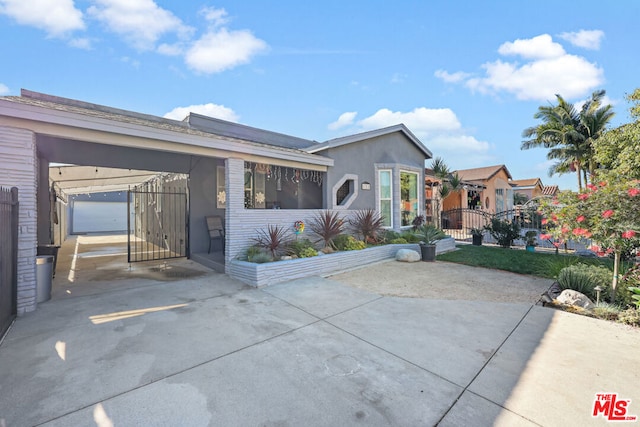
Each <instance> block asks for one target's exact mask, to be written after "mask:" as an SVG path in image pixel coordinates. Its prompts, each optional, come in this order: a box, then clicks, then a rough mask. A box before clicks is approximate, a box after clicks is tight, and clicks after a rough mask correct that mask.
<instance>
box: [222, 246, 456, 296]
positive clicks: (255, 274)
mask: <svg viewBox="0 0 640 427" xmlns="http://www.w3.org/2000/svg"><path fill="white" fill-rule="evenodd" d="M449 240H451V242H449ZM399 249H412V250H415V251H418V252H420V248H419V246H418V245H417V244H410V243H407V244H399V245H384V246H376V247H373V248H367V249H362V250H359V251H344V252H336V253H333V254H328V255H320V256H315V257H311V258H299V259H292V260H288V261H276V262H268V263H264V264H255V263H252V262H247V261H239V260H232V261H231V262H230V264H229V265H228V267H227V274H228V275H229V276H231V277H233V278H235V279H238V280H240V281H241V282H243V283H246V284H248V285H251V286H256V287H260V286H268V285H273V284H275V283H280V282H286V281H289V280H293V279H299V278H301V277H308V276H328V275H330V274H335V273H337V272H340V271H345V270H350V269H352V268H358V267H362V266H363V265H367V264H371V263H374V262H379V261H384V260H386V259H390V258H394V257H395V255H396V252H397V251H398V250H399ZM452 249H455V241H454V240H453V239H444V240H442V241H440V242H438V245H437V246H436V253H442V252H447V251H449V250H452Z"/></svg>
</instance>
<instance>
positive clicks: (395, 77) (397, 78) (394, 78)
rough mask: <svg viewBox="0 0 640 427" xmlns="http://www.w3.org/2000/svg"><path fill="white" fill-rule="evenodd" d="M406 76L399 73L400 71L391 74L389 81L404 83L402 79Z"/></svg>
mask: <svg viewBox="0 0 640 427" xmlns="http://www.w3.org/2000/svg"><path fill="white" fill-rule="evenodd" d="M406 78H407V75H406V74H401V73H394V75H393V76H391V83H394V84H396V83H404V79H406Z"/></svg>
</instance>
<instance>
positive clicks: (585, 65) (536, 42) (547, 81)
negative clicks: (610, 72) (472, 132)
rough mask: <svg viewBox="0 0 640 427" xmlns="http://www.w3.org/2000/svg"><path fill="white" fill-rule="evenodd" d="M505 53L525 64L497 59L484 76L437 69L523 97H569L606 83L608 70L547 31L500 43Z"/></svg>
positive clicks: (474, 85)
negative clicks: (570, 49)
mask: <svg viewBox="0 0 640 427" xmlns="http://www.w3.org/2000/svg"><path fill="white" fill-rule="evenodd" d="M499 53H501V54H503V55H519V56H522V57H524V58H525V59H530V61H528V62H525V63H519V62H515V61H514V62H509V61H503V60H500V59H498V60H496V61H494V62H487V63H485V64H483V65H482V68H483V69H484V76H481V77H477V76H476V77H466V76H465V77H464V78H461V79H453V78H449V80H447V77H448V76H453V75H456V74H458V73H454V74H449V73H448V72H446V71H441V70H439V71H437V72H436V76H437V77H440V78H442V79H443V80H445V81H449V82H454V83H461V84H464V85H465V86H466V87H468V88H469V89H471V90H472V91H474V92H476V91H477V92H480V93H483V94H495V95H498V94H500V93H509V94H512V95H514V96H515V97H516V98H517V99H520V100H537V101H548V100H553V99H555V94H561V95H562V96H563V97H564V98H565V99H572V98H573V99H575V98H577V97H581V96H585V95H587V94H588V93H589V92H590V91H592V90H593V89H595V88H596V87H598V86H600V85H602V83H604V71H603V70H602V68H600V67H598V66H597V65H596V64H595V63H591V62H589V61H588V60H586V59H585V58H583V57H581V56H576V55H570V54H568V53H566V52H565V51H564V49H563V48H562V46H560V45H559V44H557V43H555V42H553V40H552V39H551V36H549V35H546V34H543V35H542V36H537V37H534V38H532V39H528V40H516V41H515V42H508V43H504V44H503V45H502V46H500V49H499Z"/></svg>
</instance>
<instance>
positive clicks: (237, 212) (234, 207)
mask: <svg viewBox="0 0 640 427" xmlns="http://www.w3.org/2000/svg"><path fill="white" fill-rule="evenodd" d="M225 181H226V189H225V190H226V193H227V194H226V197H227V209H226V212H225V234H226V248H225V260H224V261H225V272H227V273H228V269H229V263H230V262H231V260H232V259H234V258H235V257H236V256H237V255H238V253H239V252H240V251H241V250H242V248H241V247H240V243H239V242H238V241H237V240H236V239H234V238H233V236H234V235H237V234H241V231H242V222H241V218H242V215H241V213H242V211H243V210H244V160H242V159H235V158H229V159H226V161H225Z"/></svg>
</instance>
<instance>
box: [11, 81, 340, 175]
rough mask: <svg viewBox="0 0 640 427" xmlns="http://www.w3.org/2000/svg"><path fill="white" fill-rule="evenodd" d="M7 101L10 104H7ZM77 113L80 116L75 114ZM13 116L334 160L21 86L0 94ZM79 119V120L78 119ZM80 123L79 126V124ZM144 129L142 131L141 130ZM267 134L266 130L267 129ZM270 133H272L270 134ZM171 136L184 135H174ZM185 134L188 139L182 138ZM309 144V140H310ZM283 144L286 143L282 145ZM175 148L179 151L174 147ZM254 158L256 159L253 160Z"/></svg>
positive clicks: (231, 149) (290, 157) (230, 149)
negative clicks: (13, 93)
mask: <svg viewBox="0 0 640 427" xmlns="http://www.w3.org/2000/svg"><path fill="white" fill-rule="evenodd" d="M5 102H9V103H11V104H13V106H11V105H6V104H5V107H6V108H3V105H2V104H3V103H5ZM15 104H21V105H24V106H27V107H36V109H37V110H38V114H34V112H33V111H32V110H31V109H30V108H27V109H24V108H23V109H17V108H15ZM78 115H80V116H78ZM2 116H7V117H14V118H18V119H23V120H29V121H32V122H33V121H39V122H42V123H55V124H61V125H71V124H72V126H74V127H77V128H82V126H87V129H88V128H89V126H92V127H93V129H94V130H101V131H108V132H113V133H121V134H130V135H133V136H142V137H147V138H154V139H158V140H162V141H166V142H170V143H177V144H180V145H181V146H182V147H184V146H187V145H192V146H198V147H203V148H211V149H216V150H221V151H225V152H227V153H238V154H246V155H249V156H254V157H255V156H265V157H271V158H274V159H283V160H285V161H292V162H304V163H307V164H310V165H320V166H324V167H326V166H332V165H333V160H332V159H329V158H327V157H324V156H319V155H312V154H310V153H308V152H306V151H304V150H301V149H299V148H294V147H288V146H283V145H278V144H275V143H273V142H271V143H269V142H267V141H260V140H247V139H243V138H240V137H237V136H229V135H225V134H220V133H215V132H212V131H211V130H209V131H207V130H204V129H202V128H195V127H193V126H191V125H190V124H189V123H188V122H186V121H177V120H172V119H166V118H163V117H158V116H153V115H148V114H142V113H136V112H132V111H127V110H122V109H117V108H112V107H107V106H103V105H98V104H92V103H88V102H83V101H78V100H73V99H68V98H61V97H56V96H51V95H46V94H42V93H38V92H32V91H28V90H25V89H22V91H21V96H6V97H0V118H1V117H2ZM78 118H81V120H82V122H81V123H80V122H78ZM80 124H81V125H82V126H81V125H80ZM141 128H145V129H146V130H145V131H142V132H141V131H140V129H141ZM266 133H269V132H266ZM269 134H273V133H269ZM172 135H183V137H176V136H172ZM185 137H187V138H188V139H185ZM289 138H294V137H289ZM311 143H312V142H311ZM284 145H286V144H284ZM176 151H182V150H181V149H178V148H176ZM254 160H255V159H254Z"/></svg>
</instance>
